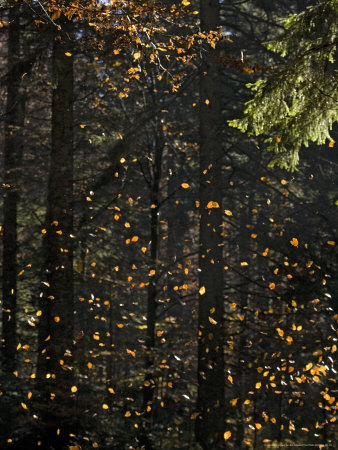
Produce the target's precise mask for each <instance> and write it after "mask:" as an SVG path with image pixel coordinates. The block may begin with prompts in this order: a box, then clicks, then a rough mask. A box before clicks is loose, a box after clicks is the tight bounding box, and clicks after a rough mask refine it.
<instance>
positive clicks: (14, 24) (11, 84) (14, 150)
mask: <svg viewBox="0 0 338 450" xmlns="http://www.w3.org/2000/svg"><path fill="white" fill-rule="evenodd" d="M8 21H9V26H8V72H9V73H10V74H11V75H10V76H8V81H7V104H6V117H5V145H4V147H5V148H4V169H5V171H4V188H5V195H4V206H3V214H4V221H3V260H2V267H3V272H2V279H3V282H2V288H3V308H2V330H3V335H2V338H3V348H2V350H3V351H2V363H3V369H4V371H5V372H9V373H11V372H14V371H15V370H16V346H17V336H16V302H17V286H16V281H17V272H18V270H17V212H18V202H19V196H20V192H19V191H20V186H19V183H20V168H21V159H22V150H23V139H22V132H23V126H24V114H25V99H24V93H23V90H22V87H21V79H22V72H21V71H20V69H19V65H18V64H17V63H18V61H19V59H20V8H19V7H18V6H15V7H12V8H10V9H9V17H8Z"/></svg>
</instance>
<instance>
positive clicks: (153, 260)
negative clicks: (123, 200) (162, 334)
mask: <svg viewBox="0 0 338 450" xmlns="http://www.w3.org/2000/svg"><path fill="white" fill-rule="evenodd" d="M158 122H159V120H158ZM159 125H160V124H159ZM154 146H155V148H154V151H155V154H154V164H153V179H152V186H151V192H150V239H151V244H150V264H149V270H150V273H154V275H152V276H151V277H150V280H149V287H148V298H147V334H146V363H145V380H144V387H143V414H144V415H143V422H142V427H141V433H140V443H141V445H144V446H145V448H146V449H147V450H151V449H152V448H153V443H152V437H151V419H152V416H153V398H154V392H155V388H156V384H157V379H156V374H155V367H154V363H155V361H154V349H155V327H156V306H157V304H156V295H157V287H156V278H157V268H158V252H159V194H160V181H161V173H162V156H163V137H162V130H161V129H160V127H158V130H157V135H156V138H155V143H154ZM152 271H154V272H152Z"/></svg>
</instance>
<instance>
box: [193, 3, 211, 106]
mask: <svg viewBox="0 0 338 450" xmlns="http://www.w3.org/2000/svg"><path fill="white" fill-rule="evenodd" d="M188 3H189V2H188ZM205 104H206V105H209V104H210V100H209V99H206V101H205Z"/></svg>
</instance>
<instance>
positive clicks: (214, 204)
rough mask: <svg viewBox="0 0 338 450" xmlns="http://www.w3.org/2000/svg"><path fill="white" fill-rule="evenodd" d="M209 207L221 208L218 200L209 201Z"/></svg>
mask: <svg viewBox="0 0 338 450" xmlns="http://www.w3.org/2000/svg"><path fill="white" fill-rule="evenodd" d="M207 208H208V209H211V208H219V204H218V203H217V202H209V203H208V204H207Z"/></svg>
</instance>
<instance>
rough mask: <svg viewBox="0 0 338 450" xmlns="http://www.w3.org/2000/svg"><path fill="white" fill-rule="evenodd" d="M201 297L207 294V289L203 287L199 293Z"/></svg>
mask: <svg viewBox="0 0 338 450" xmlns="http://www.w3.org/2000/svg"><path fill="white" fill-rule="evenodd" d="M198 292H199V294H200V295H204V294H205V287H204V286H201V287H200V290H199V291H198Z"/></svg>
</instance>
